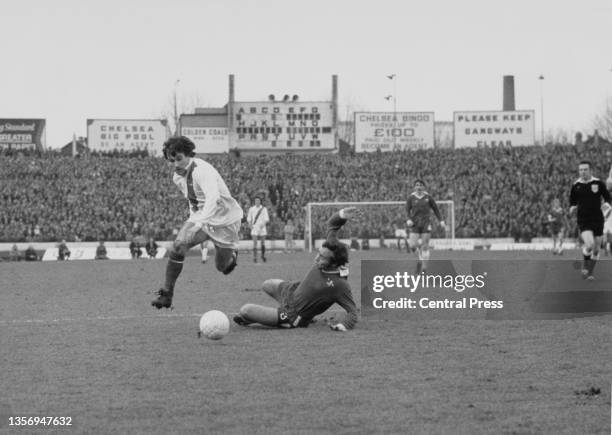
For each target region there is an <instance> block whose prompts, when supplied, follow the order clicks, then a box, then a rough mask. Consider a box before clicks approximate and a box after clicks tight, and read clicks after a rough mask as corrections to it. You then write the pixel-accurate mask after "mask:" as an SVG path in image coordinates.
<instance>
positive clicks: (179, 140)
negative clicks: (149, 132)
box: [164, 136, 195, 160]
mask: <svg viewBox="0 0 612 435" xmlns="http://www.w3.org/2000/svg"><path fill="white" fill-rule="evenodd" d="M178 153H181V154H184V155H185V156H187V157H194V156H195V144H194V143H193V142H192V141H191V139H189V138H188V137H185V136H178V137H171V138H170V139H168V140H167V141H166V142H164V158H165V159H166V160H170V158H174V157H176V155H177V154H178Z"/></svg>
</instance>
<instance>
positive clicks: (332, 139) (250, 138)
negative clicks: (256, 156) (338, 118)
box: [231, 101, 336, 151]
mask: <svg viewBox="0 0 612 435" xmlns="http://www.w3.org/2000/svg"><path fill="white" fill-rule="evenodd" d="M333 107H334V105H333V103H332V102H330V101H324V102H295V101H288V102H274V101H269V102H252V103H245V102H237V103H234V105H233V108H234V109H233V131H232V132H231V134H232V139H233V140H232V146H234V147H236V148H237V149H239V150H286V151H291V150H333V149H334V148H335V147H336V126H335V125H334V110H333Z"/></svg>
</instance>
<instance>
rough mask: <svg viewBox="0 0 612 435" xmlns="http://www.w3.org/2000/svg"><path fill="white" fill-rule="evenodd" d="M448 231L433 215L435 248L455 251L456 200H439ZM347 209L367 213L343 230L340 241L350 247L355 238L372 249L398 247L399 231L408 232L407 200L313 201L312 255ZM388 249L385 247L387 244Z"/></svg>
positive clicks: (308, 226)
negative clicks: (333, 219) (333, 218)
mask: <svg viewBox="0 0 612 435" xmlns="http://www.w3.org/2000/svg"><path fill="white" fill-rule="evenodd" d="M436 204H437V205H438V209H439V210H440V214H441V215H442V219H444V223H445V224H446V230H445V229H444V228H442V227H441V226H440V225H439V224H438V222H437V219H436V218H435V216H434V215H433V212H432V219H431V221H432V232H431V240H432V243H431V244H432V246H433V247H434V249H435V248H438V249H452V248H453V246H454V241H455V205H454V202H453V201H436ZM345 207H357V208H359V209H360V210H361V211H362V212H363V218H362V219H360V220H359V221H352V220H349V221H348V222H347V223H346V224H345V225H344V226H343V227H342V229H341V230H340V233H339V234H338V236H339V238H340V239H341V240H342V241H343V242H344V243H347V244H349V245H350V243H351V240H352V239H356V240H357V241H358V242H359V243H360V244H361V243H362V241H363V240H368V241H369V247H370V248H372V249H375V248H381V247H387V248H392V247H396V246H397V242H396V240H397V238H396V233H395V230H396V229H398V227H399V229H403V230H406V231H407V228H406V220H407V219H408V217H407V216H406V201H374V202H310V203H308V204H307V205H306V222H305V230H306V231H305V233H306V234H305V235H306V237H305V246H304V247H305V249H307V250H309V251H310V252H312V251H313V249H316V248H319V247H320V246H321V244H322V243H323V241H324V240H325V236H326V232H327V226H326V223H327V220H328V219H329V218H330V217H331V216H332V215H333V214H334V213H335V212H337V211H339V210H340V209H342V208H345ZM383 244H384V246H381V245H383Z"/></svg>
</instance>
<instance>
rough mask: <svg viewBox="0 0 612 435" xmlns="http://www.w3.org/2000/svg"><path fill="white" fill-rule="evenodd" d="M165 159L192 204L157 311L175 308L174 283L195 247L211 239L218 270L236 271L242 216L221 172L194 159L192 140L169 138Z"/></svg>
mask: <svg viewBox="0 0 612 435" xmlns="http://www.w3.org/2000/svg"><path fill="white" fill-rule="evenodd" d="M164 157H165V158H166V160H168V161H169V162H171V163H172V165H173V166H174V177H173V178H172V181H174V184H176V185H177V187H178V188H179V190H180V191H181V192H182V193H183V195H184V196H185V198H187V200H188V201H189V218H188V219H187V221H186V222H185V223H184V224H183V227H182V228H181V230H180V231H179V233H178V235H177V236H176V240H175V241H174V243H173V245H172V248H171V250H170V255H169V258H168V264H167V266H166V281H165V283H164V286H163V287H162V288H161V289H160V290H159V291H158V292H157V295H158V297H157V299H155V300H153V301H152V302H151V305H153V306H154V307H155V308H157V309H160V308H170V307H171V306H172V297H173V296H174V284H175V283H176V280H177V279H178V277H179V275H180V274H181V271H182V270H183V262H184V261H185V254H186V253H187V251H189V249H191V248H192V247H193V246H196V245H199V244H200V243H202V242H205V241H207V240H211V241H212V242H213V243H214V245H215V265H216V267H217V270H219V271H220V272H222V273H223V274H225V275H227V274H229V273H230V272H231V271H232V270H234V268H235V267H236V263H237V259H238V251H237V247H238V240H239V237H238V231H239V230H240V222H241V220H242V216H243V212H242V208H240V205H238V202H236V200H235V199H234V198H232V196H231V194H230V192H229V189H228V188H227V186H226V184H225V181H223V178H221V175H219V172H217V170H216V169H215V168H214V167H213V166H212V165H211V164H209V163H207V162H205V161H204V160H202V159H199V158H196V157H195V145H194V143H193V142H192V141H191V140H190V139H188V138H186V137H183V136H181V137H173V138H170V139H168V140H167V141H166V142H165V143H164Z"/></svg>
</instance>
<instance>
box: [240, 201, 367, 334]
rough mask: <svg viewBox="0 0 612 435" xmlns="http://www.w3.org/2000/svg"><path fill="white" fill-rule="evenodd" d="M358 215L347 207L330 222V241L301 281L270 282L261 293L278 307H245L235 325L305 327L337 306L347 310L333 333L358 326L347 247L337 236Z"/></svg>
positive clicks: (322, 247)
mask: <svg viewBox="0 0 612 435" xmlns="http://www.w3.org/2000/svg"><path fill="white" fill-rule="evenodd" d="M357 213H358V212H357V210H356V209H355V208H354V207H349V208H344V209H342V210H340V212H338V213H336V214H334V215H333V216H332V217H331V218H330V219H329V221H328V222H327V238H326V240H325V242H323V245H322V246H321V248H320V249H319V254H318V255H317V256H316V258H315V261H314V263H315V264H314V266H313V267H312V269H310V272H308V274H307V275H306V276H305V277H304V279H303V280H302V281H301V282H300V281H283V280H282V279H268V280H266V281H264V283H263V285H262V290H263V291H264V292H265V293H266V294H268V295H269V296H271V297H272V298H274V299H276V301H277V302H278V303H279V307H278V308H273V307H266V306H262V305H255V304H246V305H244V306H242V308H240V313H239V314H238V315H236V316H235V317H234V322H236V323H238V324H239V325H243V326H248V325H250V324H253V323H259V324H261V325H264V326H271V327H278V328H305V327H307V326H308V325H309V324H310V323H312V319H313V318H314V317H315V316H317V315H319V314H321V313H323V312H325V311H326V310H327V309H328V308H329V307H331V306H332V305H333V304H334V303H337V304H338V305H340V306H341V307H342V308H344V309H345V310H346V317H345V319H344V320H343V321H342V322H339V323H336V324H332V325H330V327H331V329H332V330H334V331H342V332H344V331H346V330H348V329H352V328H353V327H354V326H355V324H356V323H357V307H356V305H355V302H354V300H353V295H352V293H351V287H350V285H349V283H348V280H347V278H348V268H347V264H348V258H349V251H348V247H347V246H346V245H345V244H343V243H341V242H340V240H338V236H337V233H338V231H339V230H340V228H342V226H343V225H344V224H345V223H346V221H347V220H348V219H350V218H351V217H353V216H354V215H356V214H357Z"/></svg>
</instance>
